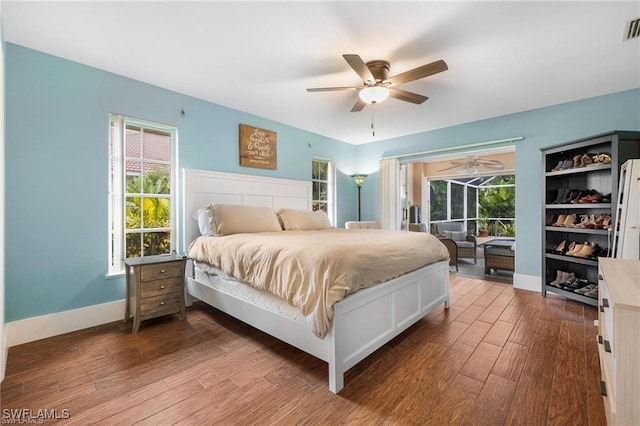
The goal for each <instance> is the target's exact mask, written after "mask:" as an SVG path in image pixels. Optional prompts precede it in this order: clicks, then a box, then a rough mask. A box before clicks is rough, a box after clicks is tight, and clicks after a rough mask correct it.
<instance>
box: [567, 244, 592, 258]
mask: <svg viewBox="0 0 640 426" xmlns="http://www.w3.org/2000/svg"><path fill="white" fill-rule="evenodd" d="M595 246H596V245H595V244H594V243H585V244H584V245H583V246H582V249H581V250H580V251H577V252H574V253H573V254H572V256H576V257H589V256H591V254H592V253H593V249H594V248H595Z"/></svg>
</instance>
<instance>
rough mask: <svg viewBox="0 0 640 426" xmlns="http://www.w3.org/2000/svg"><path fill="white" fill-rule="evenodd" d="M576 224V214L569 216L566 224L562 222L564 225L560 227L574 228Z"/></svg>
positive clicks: (565, 220) (565, 221)
mask: <svg viewBox="0 0 640 426" xmlns="http://www.w3.org/2000/svg"><path fill="white" fill-rule="evenodd" d="M575 224H576V214H575V213H572V214H568V215H567V217H566V218H565V219H564V222H562V225H560V226H564V227H565V228H573V227H574V225H575Z"/></svg>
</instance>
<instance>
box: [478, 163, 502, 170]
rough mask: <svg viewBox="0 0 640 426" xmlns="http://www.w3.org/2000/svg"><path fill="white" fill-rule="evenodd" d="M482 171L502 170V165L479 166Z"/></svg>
mask: <svg viewBox="0 0 640 426" xmlns="http://www.w3.org/2000/svg"><path fill="white" fill-rule="evenodd" d="M480 167H482V168H483V169H491V170H504V164H480Z"/></svg>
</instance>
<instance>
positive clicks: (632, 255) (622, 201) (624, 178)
mask: <svg viewBox="0 0 640 426" xmlns="http://www.w3.org/2000/svg"><path fill="white" fill-rule="evenodd" d="M617 199H618V204H617V207H616V226H615V228H614V231H613V256H612V257H615V258H619V259H634V260H639V259H640V160H638V159H636V160H628V161H627V162H625V163H624V164H623V165H622V167H621V168H620V184H619V185H618V198H617Z"/></svg>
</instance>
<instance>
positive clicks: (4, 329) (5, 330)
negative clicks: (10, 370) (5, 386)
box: [0, 324, 9, 382]
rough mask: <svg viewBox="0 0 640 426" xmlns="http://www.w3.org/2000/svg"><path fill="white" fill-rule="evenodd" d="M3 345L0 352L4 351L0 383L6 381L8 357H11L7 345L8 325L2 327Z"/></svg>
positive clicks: (0, 368)
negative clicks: (5, 373)
mask: <svg viewBox="0 0 640 426" xmlns="http://www.w3.org/2000/svg"><path fill="white" fill-rule="evenodd" d="M0 343H1V344H2V347H1V348H0V350H2V360H1V363H2V365H0V382H1V381H3V380H4V372H5V370H6V369H7V356H8V355H9V345H8V344H7V325H6V324H4V325H3V326H2V342H0Z"/></svg>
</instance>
